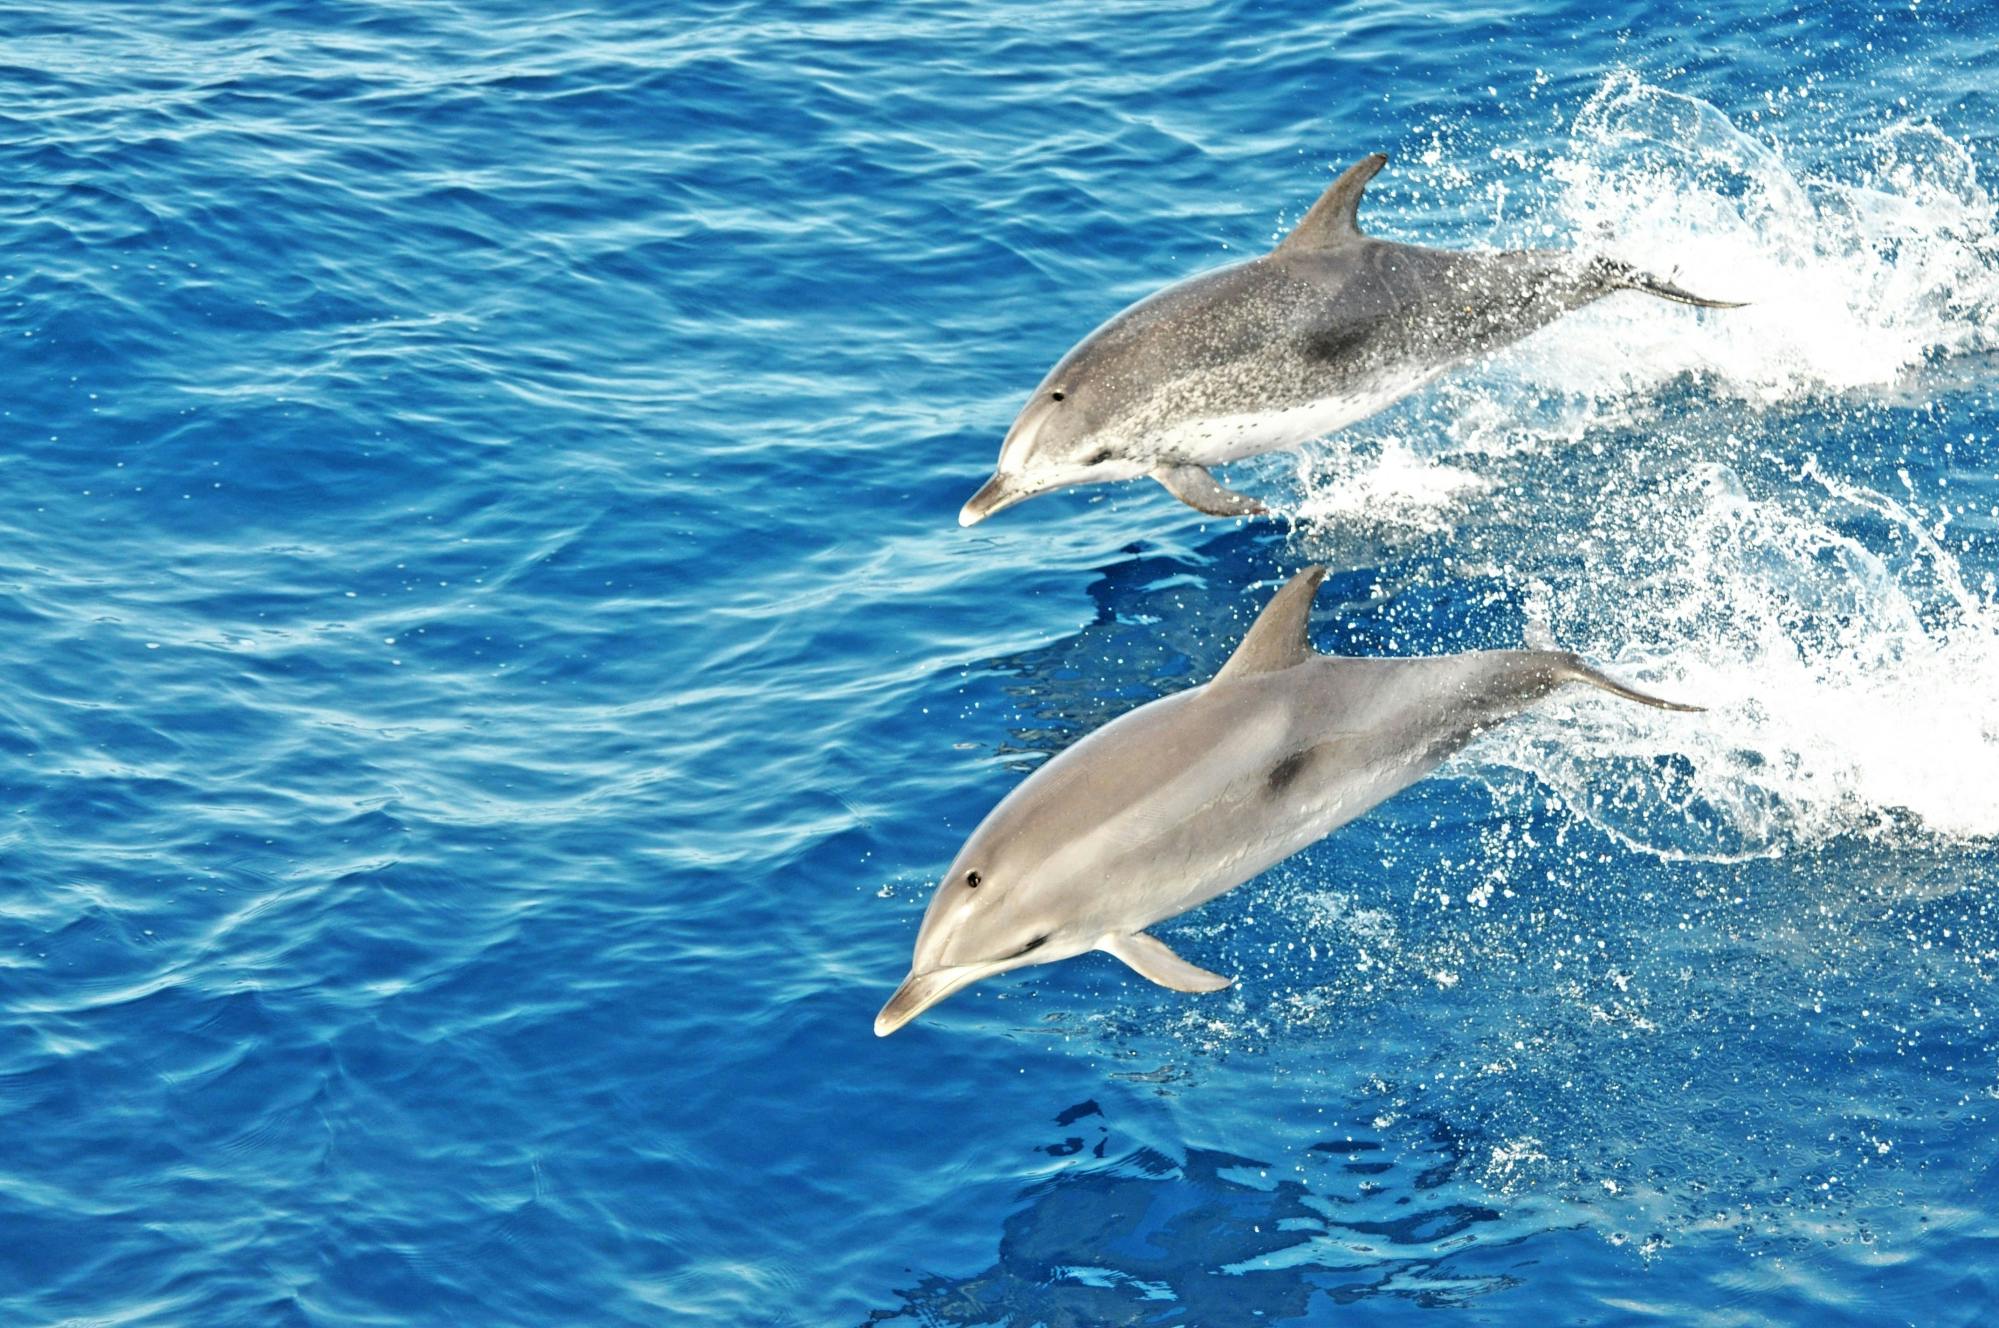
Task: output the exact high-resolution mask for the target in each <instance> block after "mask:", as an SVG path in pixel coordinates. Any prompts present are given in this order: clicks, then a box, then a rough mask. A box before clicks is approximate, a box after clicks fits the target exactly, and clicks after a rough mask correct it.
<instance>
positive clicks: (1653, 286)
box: [1597, 258, 1748, 309]
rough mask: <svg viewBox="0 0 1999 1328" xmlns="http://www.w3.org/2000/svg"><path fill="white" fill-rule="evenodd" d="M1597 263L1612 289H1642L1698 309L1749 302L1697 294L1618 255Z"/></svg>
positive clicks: (1727, 307)
mask: <svg viewBox="0 0 1999 1328" xmlns="http://www.w3.org/2000/svg"><path fill="white" fill-rule="evenodd" d="M1597 263H1598V266H1599V268H1600V269H1601V272H1602V275H1603V278H1604V283H1605V284H1606V285H1607V286H1608V287H1609V288H1610V289H1611V290H1635V291H1643V292H1644V293H1645V294H1647V295H1656V296H1658V297H1659V298H1660V299H1662V300H1671V301H1672V302H1673V303H1674V304H1690V305H1692V306H1693V307H1694V308H1696V309H1740V308H1742V307H1743V306H1744V305H1745V304H1747V303H1748V301H1747V300H1710V299H1708V298H1707V297H1706V296H1704V295H1696V294H1694V293H1693V292H1692V291H1690V290H1688V289H1686V288H1685V287H1683V286H1676V285H1674V284H1673V283H1672V282H1670V281H1667V280H1666V279H1664V278H1663V277H1655V276H1653V275H1652V274H1651V273H1650V272H1645V271H1641V270H1640V269H1638V268H1635V267H1632V266H1631V265H1630V264H1629V263H1620V262H1618V261H1617V260H1616V259H1612V258H1603V259H1598V260H1597Z"/></svg>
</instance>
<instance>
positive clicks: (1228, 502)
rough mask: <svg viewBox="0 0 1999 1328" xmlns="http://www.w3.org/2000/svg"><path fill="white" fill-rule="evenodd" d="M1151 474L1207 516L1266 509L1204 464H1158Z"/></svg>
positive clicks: (1259, 512)
mask: <svg viewBox="0 0 1999 1328" xmlns="http://www.w3.org/2000/svg"><path fill="white" fill-rule="evenodd" d="M1152 478H1153V479H1156V480H1158V481H1159V482H1160V483H1161V484H1163V485H1165V486H1166V492H1168V493H1170V494H1172V495H1173V496H1174V497H1175V498H1178V499H1179V500H1180V501H1181V502H1183V503H1185V504H1187V506H1189V507H1191V508H1193V509H1194V510H1195V511H1197V512H1206V513H1207V514H1208V515H1209V516H1261V515H1262V514H1263V513H1265V512H1267V511H1269V510H1270V509H1269V508H1267V507H1265V506H1264V505H1263V504H1262V503H1259V502H1258V501H1256V499H1254V498H1252V497H1250V496H1249V495H1248V494H1246V493H1237V492H1236V491H1235V490H1234V489H1231V488H1228V487H1227V486H1225V485H1223V484H1222V483H1221V481H1219V480H1217V479H1216V478H1215V477H1214V476H1213V475H1210V474H1209V473H1208V471H1207V468H1206V467H1205V466H1160V467H1159V468H1158V469H1156V470H1154V471H1153V472H1152Z"/></svg>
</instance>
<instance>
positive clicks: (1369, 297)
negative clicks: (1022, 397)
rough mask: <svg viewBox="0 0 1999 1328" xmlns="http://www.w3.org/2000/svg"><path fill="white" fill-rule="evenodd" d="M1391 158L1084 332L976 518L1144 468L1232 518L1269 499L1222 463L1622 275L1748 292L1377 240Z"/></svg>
mask: <svg viewBox="0 0 1999 1328" xmlns="http://www.w3.org/2000/svg"><path fill="white" fill-rule="evenodd" d="M1387 161H1388V158H1387V157H1385V156H1382V155H1381V154H1380V153H1376V154H1374V155H1372V156H1368V157H1363V158H1361V159H1360V160H1359V161H1357V162H1355V163H1354V164H1353V165H1352V166H1350V167H1348V168H1347V169H1346V171H1345V173H1344V174H1342V175H1341V176H1340V177H1339V179H1337V180H1335V181H1334V182H1333V184H1332V187H1331V188H1329V189H1327V190H1326V192H1325V194H1324V195H1323V196H1322V197H1321V198H1320V199H1319V201H1318V202H1317V203H1315V204H1313V205H1312V209H1311V211H1309V212H1307V213H1306V214H1305V216H1304V218H1303V219H1302V220H1300V221H1299V223H1298V225H1297V227H1296V229H1294V230H1293V231H1292V232H1291V233H1290V234H1289V235H1287V236H1286V237H1285V238H1284V240H1283V242H1282V243H1280V244H1279V245H1278V246H1277V247H1276V248H1275V249H1273V250H1271V251H1270V252H1269V253H1267V254H1264V255H1263V256H1262V257H1260V258H1253V259H1250V260H1249V261H1247V262H1243V263H1236V264H1232V265H1230V266H1228V267H1223V268H1218V269H1216V270H1215V271H1212V272H1204V273H1201V274H1200V275H1198V276H1193V277H1189V278H1187V279H1186V280H1184V281H1179V282H1175V283H1174V284H1173V285H1171V286H1168V287H1166V289H1164V290H1162V291H1159V292H1157V293H1156V294H1154V295H1151V296H1148V297H1147V298H1145V299H1143V300H1140V301H1139V302H1138V303H1137V304H1134V305H1132V306H1131V307H1130V308H1128V309H1126V310H1124V312H1122V313H1120V314H1118V315H1117V316H1116V317H1114V318H1112V319H1111V320H1110V321H1109V322H1107V323H1105V324H1104V325H1103V326H1102V327H1099V328H1098V329H1097V330H1096V331H1094V332H1092V333H1091V334H1090V335H1089V336H1087V337H1085V338H1083V340H1082V341H1080V342H1078V343H1077V344H1076V346H1075V348H1074V349H1072V350H1071V351H1070V352H1069V353H1068V354H1067V355H1064V356H1063V357H1062V359H1061V360H1060V361H1059V362H1058V363H1057V364H1056V365H1055V367H1054V368H1053V369H1051V370H1049V371H1048V376H1047V377H1046V378H1044V379H1042V380H1041V385H1040V386H1039V387H1037V388H1035V390H1034V395H1033V396H1031V397H1030V398H1028V401H1027V404H1026V405H1025V406H1024V407H1023V408H1022V409H1021V412H1020V414H1019V416H1018V417H1017V418H1016V419H1015V420H1014V422H1013V427H1012V428H1011V429H1009V430H1008V431H1007V435H1006V439H1005V441H1004V442H1002V443H1001V444H1000V454H999V464H998V466H997V467H996V468H995V470H994V472H993V477H992V478H991V479H989V480H987V481H986V483H985V487H983V488H981V489H980V490H979V491H978V492H977V493H975V494H973V495H972V497H971V499H970V501H968V502H967V503H966V504H965V506H964V508H963V510H962V511H960V512H959V513H958V522H959V524H960V525H966V526H969V525H973V524H975V523H977V522H979V521H983V520H985V519H986V518H987V517H989V516H991V515H992V514H993V513H995V512H997V511H999V510H1001V509H1002V508H1006V507H1011V506H1013V505H1014V504H1015V503H1018V502H1021V501H1023V500H1025V499H1028V498H1032V497H1034V496H1035V495H1036V494H1042V493H1048V492H1050V491H1051V490H1054V489H1065V488H1068V487H1070V486H1072V485H1078V484H1099V483H1103V482H1106V481H1110V480H1125V479H1134V478H1136V477H1138V476H1141V475H1150V476H1151V477H1152V478H1154V479H1156V480H1158V481H1159V482H1160V483H1161V484H1163V485H1165V486H1166V489H1167V491H1168V492H1170V493H1171V494H1173V496H1174V497H1176V498H1178V499H1180V500H1181V501H1182V502H1184V503H1186V504H1188V505H1189V506H1191V507H1195V508H1198V509H1199V510H1201V511H1203V512H1207V513H1210V514H1212V515H1215V516H1243V515H1249V514H1253V513H1257V512H1261V511H1263V510H1264V507H1263V505H1262V504H1261V503H1259V502H1257V501H1256V500H1255V499H1254V498H1250V497H1248V496H1246V495H1244V494H1240V493H1236V492H1234V491H1232V490H1230V489H1227V488H1224V487H1223V486H1222V485H1221V484H1220V483H1219V482H1218V481H1217V480H1216V479H1215V478H1214V476H1213V475H1211V474H1209V473H1208V467H1209V466H1215V465H1221V464H1222V463H1224V462H1229V461H1236V460H1240V459H1241V458H1243V457H1248V456H1255V455H1257V454H1258V453H1262V452H1270V451H1276V450H1279V449H1282V448H1287V447H1295V446H1297V445H1298V444H1300V443H1304V442H1308V441H1310V440H1311V439H1313V438H1317V437H1320V436H1321V435H1323V434H1326V433H1329V432H1331V431H1332V430H1334V429H1338V428H1341V427H1343V426H1345V425H1348V424H1351V423H1353V422H1354V421H1355V420H1359V419H1363V418H1365V417H1367V416H1369V415H1372V414H1373V413H1374V412H1376V411H1378V410H1380V409H1382V408H1383V407H1384V406H1387V405H1389V404H1390V403H1392V402H1394V401H1396V400H1398V399H1400V398H1401V397H1403V396H1406V395H1407V394H1409V393H1410V392H1413V391H1414V390H1416V388H1418V387H1420V386H1422V385H1423V384H1424V383H1425V382H1427V381H1429V380H1430V379H1431V378H1433V377H1435V376H1436V375H1437V374H1439V373H1441V372H1442V371H1443V370H1445V369H1447V368H1449V367H1450V366H1451V365H1453V364H1456V363H1458V362H1460V361H1462V360H1464V359H1466V358H1468V357H1470V356H1473V355H1478V354H1481V353H1483V352H1486V351H1490V350H1495V349H1497V348H1498V347H1501V346H1504V345H1506V344H1508V343H1509V342H1512V341H1516V340H1518V339H1519V338H1521V337H1524V336H1526V335H1527V334H1528V333H1530V332H1532V331H1534V330H1535V329H1537V328H1539V327H1541V326H1543V325H1545V324H1547V323H1550V322H1553V321H1554V320H1555V319H1557V318H1559V317H1561V316H1562V315H1563V314H1565V313H1568V312H1569V311H1571V310H1574V309H1579V308H1581V307H1582V306H1584V305H1586V304H1589V303H1591V302H1592V301H1594V300H1598V299H1601V298H1603V297H1604V296H1606V295H1608V294H1610V293H1611V292H1613V291H1620V290H1636V291H1643V292H1645V293H1647V294H1650V295H1656V296H1659V297H1660V298H1662V299H1667V300H1673V301H1676V302H1678V303H1680V304H1691V305H1697V306H1699V307H1701V308H1707V309H1722V308H1734V307H1736V306H1735V305H1733V304H1730V303H1728V302H1726V301H1722V300H1707V299H1702V298H1701V297H1700V296H1697V295H1694V294H1691V293H1690V292H1688V291H1684V290H1682V289H1680V288H1679V287H1678V286H1675V285H1672V284H1671V283H1669V282H1666V281H1663V280H1661V279H1659V278H1658V277H1654V276H1649V275H1647V274H1645V273H1643V272H1640V271H1639V270H1637V269H1636V268H1633V267H1630V266H1627V265H1626V264H1624V263H1620V262H1616V261H1614V260H1612V259H1608V258H1601V257H1599V258H1588V259H1584V258H1579V257H1577V256H1576V255H1573V254H1570V253H1566V252H1562V251H1559V250H1549V249H1522V250H1513V251H1508V252H1499V253H1470V252H1462V251H1457V250H1450V249H1429V248H1425V247H1423V246H1420V245H1413V244H1397V243H1394V242H1393V241H1389V240H1378V239H1375V238H1374V237H1372V236H1370V235H1367V234H1365V233H1364V232H1362V231H1361V229H1360V225H1359V222H1358V221H1357V219H1356V210H1357V209H1358V208H1359V206H1360V200H1361V193H1362V191H1363V190H1364V189H1365V188H1366V187H1367V182H1368V181H1369V180H1371V179H1373V178H1374V176H1375V173H1376V172H1377V171H1379V170H1380V169H1381V168H1382V166H1384V165H1385V164H1386V163H1387Z"/></svg>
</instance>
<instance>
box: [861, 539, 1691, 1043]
mask: <svg viewBox="0 0 1999 1328" xmlns="http://www.w3.org/2000/svg"><path fill="white" fill-rule="evenodd" d="M1324 576H1325V569H1324V568H1322V567H1313V568H1308V569H1306V570H1305V571H1303V572H1300V573H1299V574H1298V575H1297V576H1295V577H1293V578H1292V579H1291V580H1290V581H1289V582H1288V583H1287V584H1286V585H1285V586H1284V588H1283V589H1281V590H1279V591H1278V592H1277V595H1276V596H1275V598H1273V599H1272V600H1271V602H1270V604H1269V605H1268V606H1267V607H1266V608H1265V609H1264V610H1263V613H1262V614H1261V615H1260V616H1259V617H1258V618H1257V620H1256V622H1255V624H1254V625H1252V626H1251V627H1250V629H1249V634H1248V635H1247V636H1245V637H1244V638H1243V642H1242V644H1241V645H1240V646H1238V647H1237V648H1236V652H1235V654H1234V655H1232V656H1230V658H1229V661H1228V663H1227V664H1225V665H1223V666H1222V669H1221V671H1220V672H1218V673H1217V674H1216V675H1215V677H1214V679H1213V680H1212V681H1211V682H1209V683H1207V684H1206V685H1204V686H1200V687H1193V688H1189V689H1188V690H1186V691H1183V692H1176V693H1174V694H1173V695H1171V696H1167V697H1162V698H1161V699H1159V700H1157V701H1153V702H1150V703H1149V704H1147V705H1143V706H1140V707H1139V708H1138V709H1136V710H1133V711H1131V712H1130V713H1128V714H1125V715H1123V716H1121V717H1119V718H1118V719H1115V720H1113V721H1111V722H1110V723H1109V724H1106V725H1105V726H1104V727H1103V728H1101V729H1098V730H1097V731H1096V732H1094V733H1092V734H1090V735H1089V736H1088V737H1086V738H1084V739H1083V740H1082V741H1080V742H1078V743H1076V745H1075V746H1073V747H1070V748H1069V749H1068V750H1066V751H1064V752H1062V753H1061V754H1060V755H1059V756H1057V757H1055V758H1054V759H1053V760H1051V761H1049V762H1048V763H1047V764H1046V765H1044V766H1042V767H1041V768H1040V769H1038V770H1036V771H1035V772H1034V773H1033V774H1031V775H1029V776H1028V777H1027V779H1026V780H1024V781H1022V783H1021V784H1020V785H1019V786H1018V787H1017V788H1015V789H1014V790H1013V792H1011V793H1009V794H1008V795H1007V796H1006V797H1005V798H1004V799H1003V800H1002V801H1001V802H1000V804H999V806H998V807H996V808H994V809H993V811H992V812H991V813H990V814H989V815H988V816H987V817H986V819H985V820H984V821H983V822H981V823H980V825H979V828H978V829H977V830H975V831H973V832H972V836H971V838H970V839H967V840H966V841H965V845H964V847H963V848H961V849H959V850H958V855H957V857H955V858H954V859H952V861H951V867H950V870H948V871H946V872H945V873H944V879H943V881H942V882H940V883H939V884H938V886H937V892H936V894H935V895H934V896H933V897H932V898H931V900H930V907H929V909H928V910H927V911H926V912H925V913H924V915H923V925H922V928H921V929H920V930H919V931H918V932H917V936H916V953H915V957H914V959H913V960H912V961H911V964H910V969H909V976H908V977H907V978H905V979H904V980H903V983H902V985H901V986H900V987H898V988H896V991H895V994H894V995H893V996H891V997H889V1000H888V1004H886V1005H884V1006H883V1007H882V1010H881V1013H880V1014H879V1015H876V1016H875V1032H876V1034H878V1035H880V1036H884V1037H885V1036H887V1035H888V1034H890V1033H893V1032H894V1031H895V1030H896V1029H898V1028H900V1027H902V1026H903V1025H904V1024H906V1023H908V1022H909V1021H910V1020H911V1019H914V1018H915V1017H916V1016H917V1015H919V1014H921V1013H922V1012H923V1011H925V1010H927V1009H929V1008H930V1007H931V1006H933V1005H935V1004H936V1003H937V1002H939V1001H941V1000H943V999H944V998H945V997H946V996H949V995H950V994H951V993H953V992H955V991H958V990H960V989H962V988H964V987H966V986H969V985H970V984H972V983H974V982H977V981H979V980H980V979H982V978H988V977H991V976H993V975H994V974H995V973H1004V972H1006V971H1007V970H1008V969H1014V968H1024V967H1026V966H1027V965H1029V964H1049V963H1053V962H1055V961H1056V960H1058V959H1067V958H1069V957H1071V956H1072V955H1079V954H1082V953H1083V952H1084V951H1086V950H1102V951H1104V952H1105V953H1107V954H1111V955H1114V956H1116V957H1117V958H1118V959H1121V960H1123V961H1124V962H1125V963H1126V964H1129V965H1130V966H1131V967H1132V968H1133V969H1135V970H1137V972H1138V973H1139V974H1140V975H1141V976H1143V977H1146V978H1149V979H1151V980H1152V981H1154V982H1157V983H1159V984H1160V985H1161V986H1165V987H1171V988H1172V989H1173V990H1175V991H1217V990H1220V989H1221V988H1223V987H1226V986H1228V985H1229V983H1230V982H1231V981H1232V979H1229V978H1225V977H1222V976H1220V975H1218V974H1215V973H1210V972H1208V971H1206V970H1205V969H1201V968H1197V967H1195V966H1194V965H1193V964H1190V963H1188V962H1187V961H1186V960H1184V959H1182V958H1180V956H1178V955H1176V954H1174V953H1173V951H1172V950H1170V949H1168V948H1167V947H1166V945H1165V944H1164V943H1163V942H1162V941H1160V940H1158V939H1157V938H1156V937H1153V936H1151V935H1148V934H1147V932H1146V930H1145V929H1146V928H1147V927H1150V926H1152V925H1153V924H1154V923H1156V922H1160V921H1163V920H1164V919H1166V918H1170V917H1173V916H1175V915H1176V914H1179V913H1184V912H1186V911H1187V910H1188V909H1190V908H1194V907H1196V906H1198V905H1200V904H1204V903H1206V902H1207V901H1208V900H1210V899H1213V898H1214V897H1215V896H1216V895H1219V894H1221V893H1222V892H1223V891H1225V890H1231V889H1233V888H1235V887H1236V886H1238V885H1241V884H1242V883H1243V882H1244V881H1247V880H1249V879H1250V878H1252V877H1254V876H1256V875H1257V874H1259V873H1260V872H1262V871H1264V870H1265V869H1266V868H1268V867H1271V866H1273V865H1274V864H1276V863H1278V862H1281V861H1282V860H1283V859H1285V858H1288V857H1290V856H1291V855H1292V854H1293V853H1296V852H1298V851H1299V850H1300V849H1302V848H1304V847H1305V846H1306V845H1308V844H1311V843H1313V842H1314V841H1316V840H1318V839H1321V838H1323V837H1324V836H1326V835H1328V834H1330V833H1332V832H1333V831H1334V830H1335V829H1337V828H1338V827H1340V826H1341V825H1344V824H1345V823H1346V822H1348V821H1351V820H1353V819H1354V818H1355V817H1357V816H1359V815H1361V814H1362V813H1363V812H1366V811H1367V810H1368V809H1369V808H1370V807H1373V806H1375V805H1376V804H1377V803H1380V802H1382V801H1383V800H1385V799H1387V798H1389V797H1391V796H1393V795H1394V794H1396V793H1398V792H1400V791H1401V790H1403V789H1405V788H1407V787H1408V786H1409V785H1411V784H1413V783H1415V782H1416V781H1417V780H1419V779H1421V778H1422V777H1423V776H1424V775H1426V774H1428V773H1429V772H1430V771H1431V770H1432V769H1434V768H1435V767H1436V766H1437V764H1438V763H1439V762H1441V761H1443V760H1444V758H1446V757H1448V756H1450V755H1451V754H1452V753H1453V752H1456V751H1457V750H1458V749H1459V748H1461V747H1463V746H1464V745H1465V744H1466V743H1468V742H1470V741H1471V740H1472V738H1474V737H1475V736H1477V735H1478V734H1479V733H1480V732H1481V731H1482V730H1484V729H1486V728H1488V727H1490V726H1491V725H1493V724H1496V723H1498V722H1499V721H1501V720H1503V719H1506V718H1507V717H1508V716H1511V715H1514V714H1517V713H1519V712H1520V711H1522V710H1524V709H1526V708H1527V707H1528V706H1530V705H1532V704H1534V703H1535V702H1536V701H1538V700H1540V699H1541V698H1542V697H1544V696H1546V695H1548V693H1550V692H1552V691H1554V690H1555V689H1556V688H1557V687H1560V686H1561V685H1563V684H1564V683H1571V682H1582V683H1588V684H1590V685H1591V686H1594V687H1600V688H1602V689H1603V690H1605V691H1607V692H1611V693H1614V694H1615V695H1617V696H1621V697H1624V698H1625V699H1627V700H1631V701H1638V702H1642V703H1643V704H1645V705H1650V706H1658V707H1659V708H1661V709H1664V710H1693V709H1697V707H1694V706H1683V705H1675V704H1674V703H1673V702H1670V701H1662V700H1660V699H1658V698H1657V697H1653V696H1647V695H1645V694H1643V693H1642V692H1635V691H1633V690H1631V689H1630V688H1629V687H1625V686H1623V685H1622V684H1620V683H1617V682H1614V681H1612V680H1611V679H1609V678H1607V677H1605V676H1604V675H1603V674H1601V673H1598V672H1597V671H1596V670H1594V669H1592V668H1591V667H1589V666H1588V665H1587V664H1585V663H1583V662H1582V660H1580V659H1578V658H1577V657H1576V656H1575V655H1572V654H1569V653H1567V652H1564V651H1558V650H1500V651H1482V652H1475V653H1471V654H1462V655H1444V656H1439V657H1434V658H1428V659H1350V658H1342V657H1339V656H1333V655H1321V654H1319V653H1318V652H1317V651H1315V650H1313V649H1312V646H1311V643H1310V641H1309V640H1308V639H1307V637H1306V620H1307V617H1308V616H1309V614H1310V613H1311V608H1312V598H1313V596H1314V594H1315V593H1316V592H1317V591H1318V588H1319V582H1320V581H1321V579H1323V578H1324Z"/></svg>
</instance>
